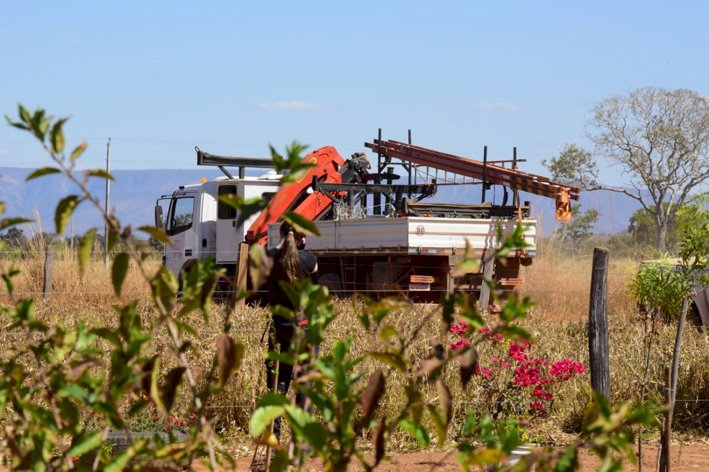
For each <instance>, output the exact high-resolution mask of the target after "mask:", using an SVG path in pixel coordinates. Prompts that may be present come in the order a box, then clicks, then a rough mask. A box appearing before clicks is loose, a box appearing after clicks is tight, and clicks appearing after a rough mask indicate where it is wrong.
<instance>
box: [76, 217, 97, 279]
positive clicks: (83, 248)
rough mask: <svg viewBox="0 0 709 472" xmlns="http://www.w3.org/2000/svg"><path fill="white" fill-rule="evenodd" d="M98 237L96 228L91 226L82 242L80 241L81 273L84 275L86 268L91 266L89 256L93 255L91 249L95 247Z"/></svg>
mask: <svg viewBox="0 0 709 472" xmlns="http://www.w3.org/2000/svg"><path fill="white" fill-rule="evenodd" d="M95 239H96V228H91V229H90V230H88V231H87V232H86V234H85V235H84V237H83V238H81V242H80V243H79V273H80V274H81V275H82V276H83V275H84V274H85V273H86V269H88V267H89V258H90V257H91V249H92V248H93V247H94V240H95Z"/></svg>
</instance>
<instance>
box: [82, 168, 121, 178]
mask: <svg viewBox="0 0 709 472" xmlns="http://www.w3.org/2000/svg"><path fill="white" fill-rule="evenodd" d="M84 175H86V176H87V177H100V178H102V179H107V180H116V179H114V178H113V176H112V175H111V174H109V173H108V172H106V171H105V170H103V169H89V170H85V171H84Z"/></svg>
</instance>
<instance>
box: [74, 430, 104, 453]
mask: <svg viewBox="0 0 709 472" xmlns="http://www.w3.org/2000/svg"><path fill="white" fill-rule="evenodd" d="M103 442H104V438H103V434H102V433H90V434H85V435H84V436H83V437H82V438H81V439H79V440H78V441H77V442H76V443H75V444H74V445H73V446H72V448H71V449H69V452H67V454H66V455H67V456H69V457H75V456H81V455H84V454H86V453H87V452H89V451H91V450H93V449H96V448H97V447H99V446H101V445H102V444H103Z"/></svg>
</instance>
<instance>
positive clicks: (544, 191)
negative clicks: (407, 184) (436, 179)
mask: <svg viewBox="0 0 709 472" xmlns="http://www.w3.org/2000/svg"><path fill="white" fill-rule="evenodd" d="M364 145H365V146H366V147H368V148H370V149H371V150H372V151H374V152H376V153H378V154H380V155H382V156H384V157H386V158H397V159H400V160H402V161H408V162H411V163H414V164H416V165H418V166H425V167H431V168H435V169H440V170H443V171H447V172H451V173H454V174H458V175H463V176H466V177H472V178H474V179H478V180H481V181H482V182H483V184H484V185H503V186H506V187H509V188H512V189H516V190H522V191H524V192H529V193H533V194H535V195H542V196H545V197H549V198H557V199H558V197H559V196H560V195H568V197H569V198H570V199H572V200H578V199H579V189H578V188H576V187H571V186H568V185H563V184H560V183H557V182H552V181H551V180H549V179H548V178H547V177H544V176H541V175H536V174H530V173H528V172H522V171H519V170H516V169H507V168H504V167H500V166H497V165H494V164H488V163H483V162H480V161H476V160H474V159H467V158H464V157H459V156H455V155H453V154H447V153H444V152H440V151H435V150H433V149H427V148H423V147H419V146H413V145H411V144H406V143H402V142H399V141H394V140H379V139H375V140H374V142H373V143H364Z"/></svg>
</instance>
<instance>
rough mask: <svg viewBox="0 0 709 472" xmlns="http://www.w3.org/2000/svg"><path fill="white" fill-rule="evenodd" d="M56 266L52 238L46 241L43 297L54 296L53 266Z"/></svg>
mask: <svg viewBox="0 0 709 472" xmlns="http://www.w3.org/2000/svg"><path fill="white" fill-rule="evenodd" d="M53 264H54V251H52V239H51V237H48V238H45V241H44V281H43V284H42V297H43V298H49V297H50V296H52V265H53Z"/></svg>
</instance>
